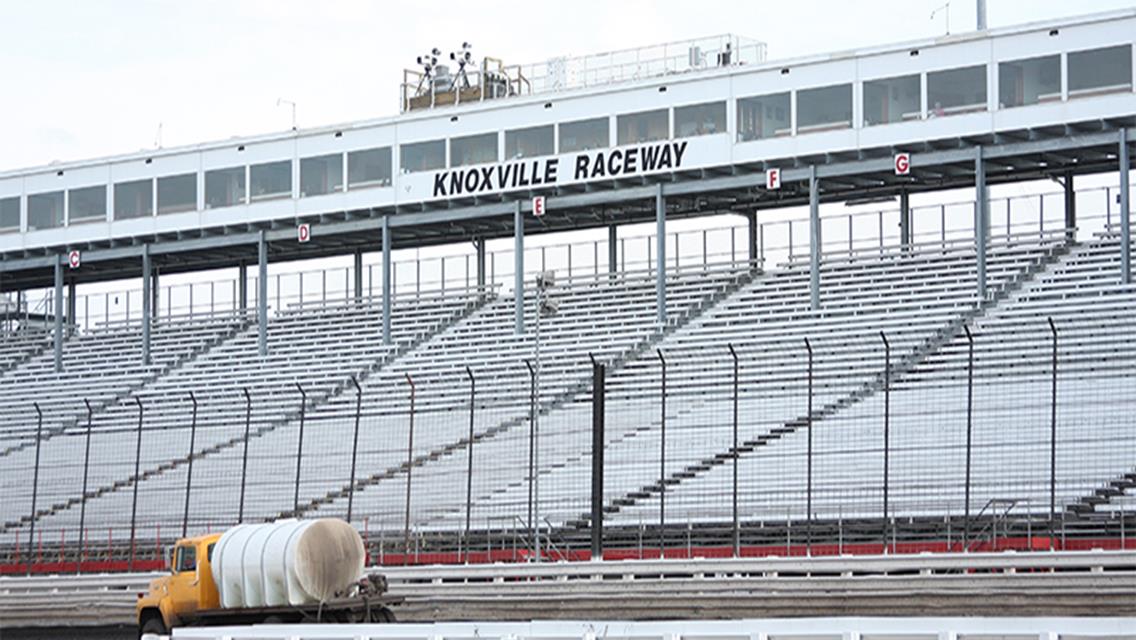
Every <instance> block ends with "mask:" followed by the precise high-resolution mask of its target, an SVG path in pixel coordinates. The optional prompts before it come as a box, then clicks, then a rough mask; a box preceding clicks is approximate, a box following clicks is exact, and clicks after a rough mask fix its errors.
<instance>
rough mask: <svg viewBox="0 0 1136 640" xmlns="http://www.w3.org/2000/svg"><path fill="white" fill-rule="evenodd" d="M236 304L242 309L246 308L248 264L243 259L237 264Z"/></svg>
mask: <svg viewBox="0 0 1136 640" xmlns="http://www.w3.org/2000/svg"><path fill="white" fill-rule="evenodd" d="M237 304H238V306H239V308H240V309H241V310H242V311H244V310H245V309H248V265H247V264H245V261H244V260H241V263H240V264H239V265H237Z"/></svg>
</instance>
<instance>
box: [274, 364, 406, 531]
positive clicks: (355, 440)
mask: <svg viewBox="0 0 1136 640" xmlns="http://www.w3.org/2000/svg"><path fill="white" fill-rule="evenodd" d="M351 384H353V385H355V430H354V435H352V437H351V480H350V482H348V483H347V522H351V514H352V511H353V510H354V507H355V469H356V466H355V463H356V461H357V460H358V456H359V419H360V418H361V417H362V412H363V388H362V387H360V386H359V381H358V380H356V379H355V376H354V375H352V376H351ZM411 420H413V417H412V418H411ZM411 437H412V438H413V436H411ZM406 472H407V474H408V475H409V473H410V467H407V470H406ZM296 477H297V478H298V477H299V474H297V476H296ZM297 486H298V484H297Z"/></svg>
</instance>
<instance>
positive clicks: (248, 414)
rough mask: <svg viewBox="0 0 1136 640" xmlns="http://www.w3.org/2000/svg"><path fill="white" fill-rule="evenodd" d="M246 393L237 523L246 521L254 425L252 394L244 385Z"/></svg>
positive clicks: (243, 388)
mask: <svg viewBox="0 0 1136 640" xmlns="http://www.w3.org/2000/svg"><path fill="white" fill-rule="evenodd" d="M241 390H242V391H244V394H245V437H244V446H243V447H241V449H242V451H241V498H240V506H239V507H238V509H237V524H241V523H243V522H244V521H245V481H246V480H247V479H248V454H249V429H250V427H251V426H252V396H250V395H249V390H248V387H242V388H241Z"/></svg>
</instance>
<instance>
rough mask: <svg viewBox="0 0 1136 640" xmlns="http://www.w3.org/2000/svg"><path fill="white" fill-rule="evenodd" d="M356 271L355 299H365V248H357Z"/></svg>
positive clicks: (354, 272)
mask: <svg viewBox="0 0 1136 640" xmlns="http://www.w3.org/2000/svg"><path fill="white" fill-rule="evenodd" d="M353 266H354V271H353V272H352V273H353V274H354V276H355V283H354V284H355V300H356V302H358V301H360V300H362V299H363V250H362V249H356V250H355V263H354V265H353Z"/></svg>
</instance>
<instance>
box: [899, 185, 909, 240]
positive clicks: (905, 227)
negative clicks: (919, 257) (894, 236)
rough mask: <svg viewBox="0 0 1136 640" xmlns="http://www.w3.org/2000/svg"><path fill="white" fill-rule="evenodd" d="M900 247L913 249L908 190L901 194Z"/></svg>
mask: <svg viewBox="0 0 1136 640" xmlns="http://www.w3.org/2000/svg"><path fill="white" fill-rule="evenodd" d="M899 246H900V248H901V249H903V250H904V251H907V250H909V249H911V195H910V194H908V193H907V191H906V190H904V191H900V192H899Z"/></svg>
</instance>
